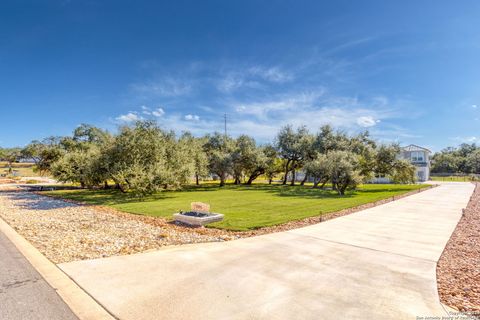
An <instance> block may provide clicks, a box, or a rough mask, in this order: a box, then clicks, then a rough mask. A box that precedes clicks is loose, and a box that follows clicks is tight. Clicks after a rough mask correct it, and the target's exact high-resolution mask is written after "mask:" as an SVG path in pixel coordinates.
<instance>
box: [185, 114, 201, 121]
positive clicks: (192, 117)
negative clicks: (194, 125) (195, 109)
mask: <svg viewBox="0 0 480 320" xmlns="http://www.w3.org/2000/svg"><path fill="white" fill-rule="evenodd" d="M185 120H187V121H198V120H200V116H197V115H196V114H187V115H186V116H185Z"/></svg>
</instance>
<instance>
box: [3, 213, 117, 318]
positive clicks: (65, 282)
mask: <svg viewBox="0 0 480 320" xmlns="http://www.w3.org/2000/svg"><path fill="white" fill-rule="evenodd" d="M0 231H1V232H3V233H4V234H5V236H6V237H7V238H8V239H9V240H10V241H11V242H12V243H13V244H14V245H15V247H17V249H18V250H19V251H20V252H21V253H22V254H23V255H24V256H25V258H26V259H27V260H28V261H29V262H30V263H31V265H32V266H33V267H34V268H35V269H36V270H37V271H38V273H40V275H41V276H42V277H43V278H44V279H45V280H46V281H47V283H48V284H49V285H50V286H52V287H53V289H54V290H55V291H56V292H57V294H58V295H59V296H60V297H61V298H62V300H63V301H64V302H65V303H66V304H67V305H68V307H70V309H71V310H72V312H73V313H74V314H75V315H76V316H77V317H78V318H79V319H81V320H90V319H92V320H96V319H101V320H103V319H105V320H113V319H115V318H114V317H113V316H112V315H111V314H110V313H108V312H107V311H106V310H105V309H104V308H103V307H102V306H101V305H100V304H98V303H97V302H96V301H95V300H94V299H93V298H92V297H91V296H90V295H88V294H87V293H86V292H85V291H84V290H82V289H81V288H80V287H79V286H78V285H77V284H76V283H75V282H74V281H73V280H72V279H71V278H70V277H69V276H67V275H66V274H65V273H64V272H63V271H62V270H61V269H60V268H58V267H57V266H56V265H55V264H54V263H52V262H51V261H50V260H48V259H47V258H46V257H45V256H44V255H42V254H41V253H40V251H38V250H37V249H36V248H35V247H34V246H33V245H32V244H30V242H28V241H27V240H26V239H25V238H23V237H22V236H21V235H19V234H18V233H17V232H16V231H15V230H14V229H13V228H12V227H11V226H10V225H8V224H7V223H6V222H5V221H4V220H3V219H2V218H0Z"/></svg>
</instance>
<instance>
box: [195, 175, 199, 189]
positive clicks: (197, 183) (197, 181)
mask: <svg viewBox="0 0 480 320" xmlns="http://www.w3.org/2000/svg"><path fill="white" fill-rule="evenodd" d="M195 184H196V185H197V186H198V185H199V184H200V178H199V177H198V174H195Z"/></svg>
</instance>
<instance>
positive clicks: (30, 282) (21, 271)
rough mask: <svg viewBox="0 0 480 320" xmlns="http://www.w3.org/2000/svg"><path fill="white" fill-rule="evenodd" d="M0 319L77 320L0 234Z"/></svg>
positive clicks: (54, 292) (0, 233)
mask: <svg viewBox="0 0 480 320" xmlns="http://www.w3.org/2000/svg"><path fill="white" fill-rule="evenodd" d="M0 319H2V320H20V319H21V320H30V319H49V320H55V319H62V320H68V319H78V318H77V317H76V316H75V315H74V314H73V313H72V311H71V310H70V309H69V307H68V306H67V305H66V304H65V302H63V300H62V299H61V298H60V296H59V295H58V294H57V293H56V291H55V290H54V289H53V288H52V287H51V286H50V285H49V284H48V283H47V282H46V281H45V280H44V279H43V278H42V276H41V275H40V274H39V273H38V272H37V271H36V270H35V269H34V268H33V267H32V265H31V264H30V263H29V262H28V261H27V259H25V257H24V256H23V255H22V254H21V253H20V252H19V251H18V250H17V248H16V247H15V246H14V245H13V244H12V243H11V242H10V240H8V239H7V237H6V236H5V235H4V234H3V233H2V232H0Z"/></svg>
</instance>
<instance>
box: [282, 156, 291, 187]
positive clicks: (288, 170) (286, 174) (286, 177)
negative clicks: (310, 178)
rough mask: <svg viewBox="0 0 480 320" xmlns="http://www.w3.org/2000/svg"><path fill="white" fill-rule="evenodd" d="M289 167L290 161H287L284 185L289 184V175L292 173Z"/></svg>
mask: <svg viewBox="0 0 480 320" xmlns="http://www.w3.org/2000/svg"><path fill="white" fill-rule="evenodd" d="M289 165H290V160H287V164H286V165H285V175H284V176H283V182H282V184H287V179H288V173H289V172H290V168H289Z"/></svg>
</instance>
